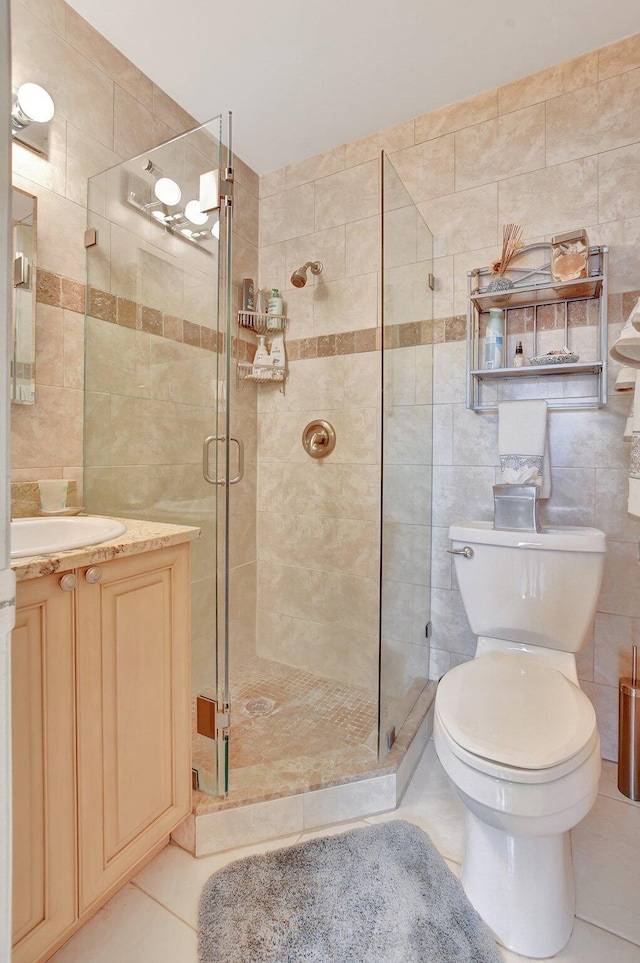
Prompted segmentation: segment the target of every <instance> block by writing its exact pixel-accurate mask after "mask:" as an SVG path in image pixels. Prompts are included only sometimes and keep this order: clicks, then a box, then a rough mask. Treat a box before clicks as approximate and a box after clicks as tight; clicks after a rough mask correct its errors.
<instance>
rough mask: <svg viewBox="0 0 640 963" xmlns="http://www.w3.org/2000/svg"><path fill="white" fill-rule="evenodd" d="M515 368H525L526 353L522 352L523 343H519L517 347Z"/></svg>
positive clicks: (514, 360) (514, 361)
mask: <svg viewBox="0 0 640 963" xmlns="http://www.w3.org/2000/svg"><path fill="white" fill-rule="evenodd" d="M513 367H514V368H524V352H523V350H522V341H518V344H517V346H516V352H515V354H514V356H513Z"/></svg>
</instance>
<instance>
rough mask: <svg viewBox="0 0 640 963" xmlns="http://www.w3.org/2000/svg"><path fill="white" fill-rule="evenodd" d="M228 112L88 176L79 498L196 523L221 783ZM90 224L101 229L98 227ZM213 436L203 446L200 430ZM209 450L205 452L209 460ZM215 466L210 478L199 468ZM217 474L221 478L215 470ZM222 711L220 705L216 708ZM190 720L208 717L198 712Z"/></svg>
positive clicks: (203, 784)
mask: <svg viewBox="0 0 640 963" xmlns="http://www.w3.org/2000/svg"><path fill="white" fill-rule="evenodd" d="M230 126H231V121H230V117H228V118H226V117H225V116H223V115H221V116H219V117H216V118H214V120H212V121H211V122H209V123H207V124H205V125H203V126H202V127H200V128H198V129H196V130H194V131H190V132H188V133H186V134H184V135H182V136H180V137H176V138H174V139H173V140H171V141H169V142H167V143H165V144H162V145H160V146H158V147H155V148H153V149H152V150H149V151H146V152H145V153H144V154H142V155H140V156H138V157H135V158H133V159H131V160H129V161H125V162H124V163H122V164H119V165H117V166H116V167H113V168H111V169H109V170H107V171H104V172H103V173H101V174H98V175H96V176H95V177H93V178H91V179H90V181H89V193H88V215H87V223H88V228H89V229H90V233H89V235H88V237H87V244H88V247H87V289H88V297H87V317H86V325H85V399H84V402H85V403H84V409H85V472H84V498H85V501H84V504H85V505H86V506H87V509H88V510H89V511H90V512H95V513H99V514H107V515H115V516H118V517H124V518H140V519H146V520H151V521H158V522H168V523H171V524H177V525H190V526H195V527H198V528H199V529H200V530H201V536H200V538H199V539H198V540H197V541H195V542H193V543H192V548H191V559H192V583H191V594H192V696H193V709H194V718H197V715H198V713H197V707H198V705H199V700H198V696H203V697H204V701H203V703H202V706H201V709H202V710H204V711H201V719H200V721H201V722H202V728H204V729H205V731H206V732H207V733H209V734H212V736H213V738H211V737H210V735H197V736H196V737H195V740H194V763H193V765H194V769H195V770H196V771H197V775H196V774H194V781H195V780H197V783H198V786H199V788H201V789H202V790H203V791H205V792H208V793H213V794H218V793H222V794H223V793H225V792H226V790H227V784H226V776H225V773H226V745H227V736H228V728H227V725H226V724H225V722H226V720H227V719H228V686H227V684H226V678H227V652H228V632H227V625H226V612H227V605H226V600H227V598H228V574H227V568H228V565H227V557H228V556H227V553H228V500H229V481H230V480H231V479H232V478H233V477H234V474H235V473H236V471H237V470H236V468H235V465H236V460H235V459H236V456H235V448H236V446H235V445H234V444H233V443H232V442H230V440H229V430H228V418H229V412H228V410H227V401H226V399H227V397H228V394H229V393H228V390H227V388H228V377H229V369H230V353H231V311H230V307H231V276H230V270H229V265H230V263H231V208H230V207H226V206H225V205H224V203H223V205H222V207H219V208H216V206H215V200H216V198H215V193H216V192H215V190H214V188H213V187H212V184H213V181H214V180H215V178H214V179H213V180H209V181H208V182H207V183H208V186H209V188H210V190H209V193H210V194H211V193H213V194H214V197H213V200H211V198H208V199H207V201H206V203H205V206H206V208H207V209H206V210H202V209H201V204H200V196H201V195H200V191H201V176H202V175H209V174H210V173H211V172H216V171H217V172H220V174H219V176H218V182H217V187H218V189H219V193H221V194H223V195H224V194H225V193H226V192H227V189H228V188H229V186H230V182H229V181H226V180H225V172H226V171H227V168H229V167H232V162H231V144H230ZM93 232H95V233H93ZM206 439H211V440H210V441H209V442H208V443H207V444H206V446H205V440H206ZM205 451H206V457H205ZM205 476H207V477H205ZM209 479H212V480H213V483H211V482H210V481H209ZM215 710H217V712H216V711H215ZM194 728H200V726H198V724H197V723H196V726H195V727H194Z"/></svg>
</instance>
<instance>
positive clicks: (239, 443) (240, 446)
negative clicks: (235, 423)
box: [229, 435, 244, 485]
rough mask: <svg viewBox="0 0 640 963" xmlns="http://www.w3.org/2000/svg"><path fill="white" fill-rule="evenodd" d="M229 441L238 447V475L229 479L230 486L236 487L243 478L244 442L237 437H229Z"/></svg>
mask: <svg viewBox="0 0 640 963" xmlns="http://www.w3.org/2000/svg"><path fill="white" fill-rule="evenodd" d="M229 441H235V443H236V445H237V446H238V474H237V475H236V476H235V478H230V479H229V484H230V485H237V484H238V482H239V481H242V479H243V478H244V442H243V440H242V438H238V436H237V435H229Z"/></svg>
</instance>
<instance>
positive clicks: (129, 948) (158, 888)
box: [53, 743, 640, 963]
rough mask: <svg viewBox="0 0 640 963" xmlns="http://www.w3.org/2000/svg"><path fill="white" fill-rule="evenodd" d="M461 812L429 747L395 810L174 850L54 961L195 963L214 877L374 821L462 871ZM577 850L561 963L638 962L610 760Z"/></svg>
mask: <svg viewBox="0 0 640 963" xmlns="http://www.w3.org/2000/svg"><path fill="white" fill-rule="evenodd" d="M463 815H464V811H463V807H462V805H461V803H460V801H459V800H458V798H457V796H456V794H455V792H454V790H453V788H452V786H451V783H450V782H449V780H448V778H447V776H446V775H445V773H444V771H443V770H442V767H441V766H440V764H439V762H438V760H437V758H436V755H435V751H434V749H433V744H432V743H429V745H428V746H427V750H426V751H425V753H424V755H423V757H422V761H421V762H420V764H419V766H418V768H417V770H416V772H415V775H414V776H413V779H412V780H411V783H410V785H409V788H408V789H407V792H406V794H405V797H404V800H403V802H402V804H401V806H400V807H399V809H398V810H397V811H396V812H394V813H388V814H385V815H382V816H376V817H372V818H371V819H368V820H365V821H358V822H351V823H342V824H340V825H336V826H333V827H330V828H328V829H324V830H320V831H316V832H312V833H305V834H303V835H302V836H300V835H298V834H296V835H292V836H289V837H286V838H283V839H279V840H276V841H274V842H270V843H265V844H261V845H259V846H251V847H245V848H242V849H236V850H232V851H230V852H227V853H223V854H220V855H216V856H210V857H207V858H206V859H201V860H194V859H192V858H191V857H190V856H189V855H188V854H187V853H185V852H184V851H183V850H181V849H179V848H178V847H177V846H175V845H170V846H168V847H167V848H166V849H165V850H163V852H162V853H160V855H159V856H157V857H156V859H154V860H153V862H152V863H150V864H149V865H148V866H147V867H146V868H145V869H144V870H143V871H142V872H141V873H139V875H138V876H137V877H136V878H135V879H134V880H133V882H132V883H130V884H129V885H128V886H126V887H125V888H124V889H123V890H122V891H121V892H120V893H119V894H118V895H117V896H115V897H114V898H113V899H112V900H111V901H110V902H109V903H108V904H107V905H106V906H105V907H104V909H102V910H101V911H100V912H99V913H98V914H97V915H96V916H95V917H94V919H93V920H91V921H90V922H89V923H88V924H87V925H86V926H85V927H84V928H83V929H82V930H81V931H80V933H78V934H77V935H76V936H75V937H74V938H73V939H72V940H71V941H70V942H69V943H67V945H66V946H65V947H63V948H62V949H61V950H60V951H59V952H58V953H57V954H56V955H55V956H54V957H53V963H113V961H114V960H117V961H118V963H142V961H146V960H153V961H154V963H196V960H197V952H196V927H197V909H198V899H199V895H200V891H201V889H202V886H203V885H204V883H205V881H206V880H207V878H208V877H209V875H210V874H211V873H213V872H214V871H215V870H217V869H220V868H221V867H222V866H225V865H227V864H228V863H230V862H232V861H233V860H234V859H238V858H240V857H243V856H248V855H250V854H252V853H257V852H266V851H268V850H271V849H276V848H278V847H281V846H286V845H291V844H292V843H294V842H297V841H298V840H300V839H307V838H310V837H311V836H319V835H328V834H329V833H333V832H343V831H344V830H345V829H346V828H351V827H352V826H362V825H364V824H365V823H367V822H379V821H382V820H386V819H394V818H398V817H400V818H403V819H407V820H409V821H410V822H413V823H415V824H416V825H418V826H420V827H421V828H422V829H424V830H425V831H426V832H428V833H429V835H430V836H431V838H432V839H433V841H434V843H435V844H436V846H437V847H438V849H439V851H440V852H441V853H442V855H443V856H444V857H445V859H446V860H447V862H448V863H449V866H450V867H451V869H452V870H453V871H454V872H459V868H460V860H461V858H462V845H463ZM573 852H574V861H575V870H576V884H577V917H578V918H577V919H576V925H575V928H574V932H573V935H572V937H571V940H570V942H569V944H568V946H567V947H565V949H564V950H562V952H561V953H559V954H558V955H557V956H556V957H555V960H557V961H558V963H603V961H605V960H606V961H607V963H640V927H639V918H638V894H639V893H640V804H637V803H632V802H630V801H629V800H628V799H626V798H625V797H624V796H621V795H620V794H619V793H618V792H617V789H616V787H615V766H613V765H612V764H611V763H604V766H603V775H602V780H601V784H600V795H599V796H598V801H597V803H596V805H595V806H594V808H593V810H592V811H591V813H590V814H589V815H588V816H587V818H586V819H585V820H584V821H583V822H582V823H581V825H580V827H578V829H577V830H576V831H575V832H574V833H573ZM502 954H503V957H504V960H505V963H524V958H523V957H520V956H517V955H516V954H514V953H510V952H509V951H508V950H503V951H502Z"/></svg>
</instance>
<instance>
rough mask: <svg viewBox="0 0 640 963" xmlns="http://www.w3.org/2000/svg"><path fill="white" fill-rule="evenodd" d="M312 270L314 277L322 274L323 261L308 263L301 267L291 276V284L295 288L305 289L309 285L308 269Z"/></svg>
mask: <svg viewBox="0 0 640 963" xmlns="http://www.w3.org/2000/svg"><path fill="white" fill-rule="evenodd" d="M308 268H309V269H310V270H311V273H312V274H314V275H316V276H317V275H318V274H320V272H321V271H322V261H307V263H306V264H303V265H302V267H299V268H298V270H297V271H294V272H293V274H292V275H291V283H292V284H293V286H294V288H303V287H304V286H305V284H306V283H307V269H308Z"/></svg>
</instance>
